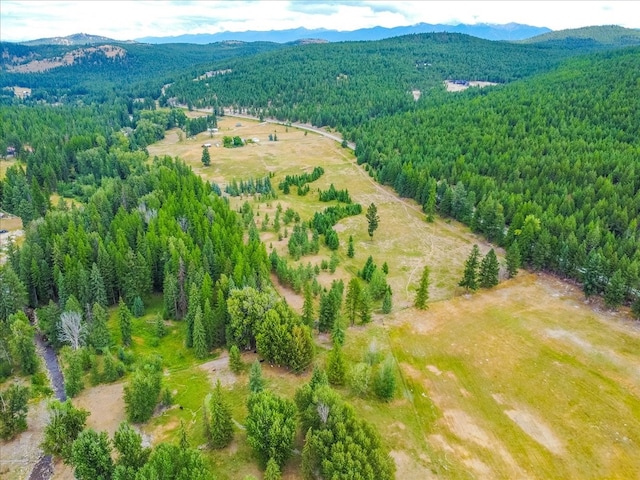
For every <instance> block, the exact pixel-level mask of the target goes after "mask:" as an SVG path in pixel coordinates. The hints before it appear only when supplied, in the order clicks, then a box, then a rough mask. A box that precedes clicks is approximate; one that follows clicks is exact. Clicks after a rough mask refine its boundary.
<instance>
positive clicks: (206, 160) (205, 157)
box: [201, 147, 211, 167]
mask: <svg viewBox="0 0 640 480" xmlns="http://www.w3.org/2000/svg"><path fill="white" fill-rule="evenodd" d="M201 160H202V164H203V165H204V166H205V167H208V166H209V165H211V155H210V154H209V149H208V148H207V147H204V148H203V149H202V159H201Z"/></svg>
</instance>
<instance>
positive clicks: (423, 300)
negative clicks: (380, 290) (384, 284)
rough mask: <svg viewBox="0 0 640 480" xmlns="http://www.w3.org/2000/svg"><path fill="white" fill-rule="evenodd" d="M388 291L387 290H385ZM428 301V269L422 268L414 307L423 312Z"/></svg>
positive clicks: (426, 267)
mask: <svg viewBox="0 0 640 480" xmlns="http://www.w3.org/2000/svg"><path fill="white" fill-rule="evenodd" d="M387 291H388V290H387ZM428 300H429V267H428V266H427V265H425V266H424V269H423V270H422V276H421V277H420V285H419V286H418V291H417V292H416V299H415V302H414V305H415V307H416V308H419V309H420V310H424V309H425V308H428V307H427V301H428Z"/></svg>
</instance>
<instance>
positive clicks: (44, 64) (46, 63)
mask: <svg viewBox="0 0 640 480" xmlns="http://www.w3.org/2000/svg"><path fill="white" fill-rule="evenodd" d="M98 52H100V53H102V54H103V55H104V56H105V57H107V58H116V57H125V56H126V54H127V52H126V50H125V49H124V48H122V47H116V46H114V45H100V46H99V47H88V48H77V49H75V50H71V51H70V52H67V53H65V54H64V55H63V56H61V57H51V58H45V59H41V60H31V61H30V62H28V63H22V64H19V65H9V66H8V67H7V70H8V71H9V72H15V73H36V72H45V71H47V70H51V69H53V68H58V67H64V66H68V65H73V64H74V63H75V62H76V61H77V60H78V59H81V58H84V57H87V56H89V55H92V54H95V53H98ZM17 60H19V59H14V61H17Z"/></svg>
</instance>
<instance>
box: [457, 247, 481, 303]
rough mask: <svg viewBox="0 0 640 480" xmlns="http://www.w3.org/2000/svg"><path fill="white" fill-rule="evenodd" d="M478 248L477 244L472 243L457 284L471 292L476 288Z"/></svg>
mask: <svg viewBox="0 0 640 480" xmlns="http://www.w3.org/2000/svg"><path fill="white" fill-rule="evenodd" d="M479 257H480V249H479V248H478V245H474V246H473V248H472V249H471V253H470V254H469V257H468V258H467V261H466V262H465V264H464V273H463V274H462V280H460V283H459V284H458V285H459V286H461V287H464V288H466V289H467V291H469V290H471V291H472V292H474V291H476V290H477V289H478V267H479V262H480V260H479Z"/></svg>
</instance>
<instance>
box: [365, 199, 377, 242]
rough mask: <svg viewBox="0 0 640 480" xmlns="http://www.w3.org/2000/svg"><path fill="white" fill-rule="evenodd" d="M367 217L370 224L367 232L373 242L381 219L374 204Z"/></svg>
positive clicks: (370, 207)
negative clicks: (374, 233)
mask: <svg viewBox="0 0 640 480" xmlns="http://www.w3.org/2000/svg"><path fill="white" fill-rule="evenodd" d="M366 217H367V223H368V224H369V227H368V229H367V232H368V233H369V237H370V238H371V239H372V240H373V232H375V231H376V230H377V229H378V224H379V222H380V217H378V209H377V208H376V205H375V204H374V203H372V204H371V205H369V208H368V209H367V214H366Z"/></svg>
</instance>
